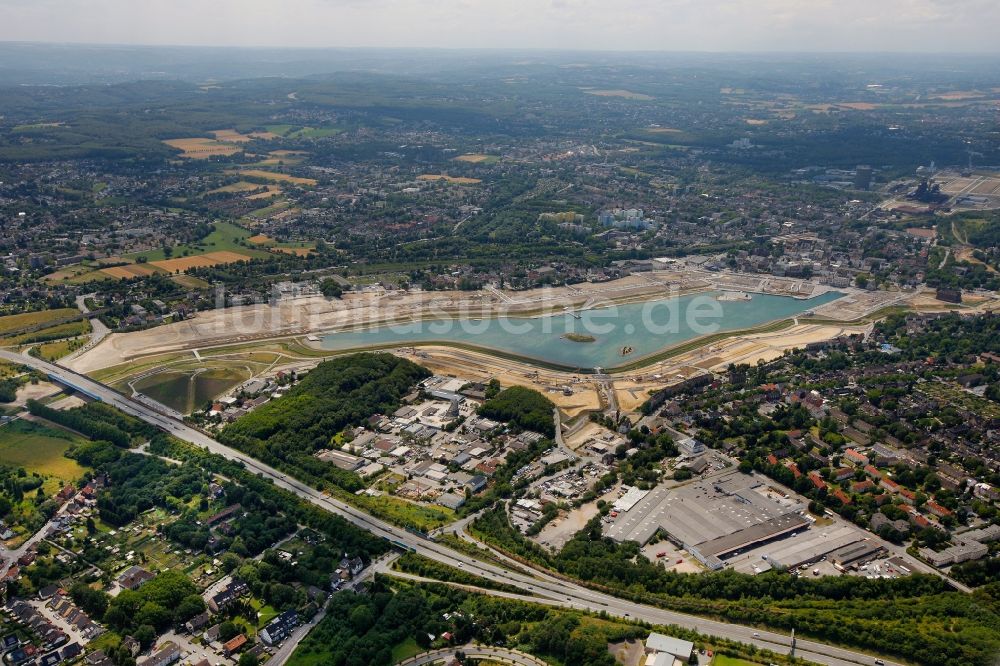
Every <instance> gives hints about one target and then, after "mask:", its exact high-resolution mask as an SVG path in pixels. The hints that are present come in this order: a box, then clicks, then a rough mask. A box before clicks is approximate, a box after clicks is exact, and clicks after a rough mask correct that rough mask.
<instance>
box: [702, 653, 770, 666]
mask: <svg viewBox="0 0 1000 666" xmlns="http://www.w3.org/2000/svg"><path fill="white" fill-rule="evenodd" d="M712 666H760V665H759V664H758V663H757V662H755V661H747V660H746V659H740V658H739V657H727V656H726V655H724V654H717V655H715V656H714V657H713V658H712Z"/></svg>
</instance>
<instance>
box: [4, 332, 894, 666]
mask: <svg viewBox="0 0 1000 666" xmlns="http://www.w3.org/2000/svg"><path fill="white" fill-rule="evenodd" d="M0 358H2V359H6V360H8V361H11V362H14V363H19V364H21V365H26V366H29V367H31V368H34V369H35V370H39V371H41V372H44V373H46V374H47V375H48V376H49V377H51V378H52V380H53V381H55V382H58V383H59V384H62V385H63V386H66V387H69V388H72V389H73V390H75V391H79V392H81V393H83V394H84V395H86V396H88V397H90V398H91V399H93V400H99V401H101V402H104V403H106V404H109V405H112V406H114V407H116V408H118V409H120V410H121V411H123V412H125V413H126V414H129V415H131V416H134V417H136V418H139V419H142V420H143V421H146V422H147V423H150V424H152V425H155V426H157V427H159V428H160V429H162V430H164V431H165V432H167V433H169V434H171V435H173V436H174V437H177V438H178V439H180V440H183V441H186V442H188V443H190V444H194V445H195V446H199V447H201V448H203V449H207V450H208V451H210V452H212V453H216V454H218V455H220V456H222V457H224V458H226V459H229V460H232V461H236V462H239V463H242V464H243V465H244V467H245V468H246V469H248V470H250V471H252V472H254V473H256V474H258V475H259V476H261V477H264V478H267V479H270V480H271V481H273V482H274V485H275V486H277V487H279V488H282V489H284V490H287V491H289V492H291V493H294V494H295V495H297V496H299V497H300V498H301V499H303V500H305V501H308V502H311V503H312V504H314V505H315V506H317V507H320V508H322V509H324V510H326V511H329V512H331V513H334V514H336V515H339V516H341V517H342V518H344V519H345V520H347V521H348V522H350V523H351V524H353V525H354V526H356V527H358V528H361V529H364V530H367V531H368V532H371V533H372V534H374V535H376V536H379V537H382V538H385V539H387V540H389V541H390V542H396V543H398V544H399V545H401V546H403V547H405V548H408V549H412V551H413V552H416V553H418V554H420V555H423V556H424V557H428V558H431V559H433V560H437V561H439V562H442V563H443V564H447V565H449V566H453V567H457V568H462V569H463V570H465V571H467V572H469V573H472V574H475V575H477V576H481V577H483V578H486V579H488V580H492V581H495V582H502V583H506V584H508V585H515V586H518V587H520V588H521V589H522V590H524V591H525V593H526V594H527V595H528V596H529V597H531V598H532V600H534V601H537V602H538V603H542V604H547V605H556V606H560V607H564V608H574V609H579V610H587V611H591V612H595V613H597V612H601V611H604V612H606V613H608V614H609V615H615V616H618V617H621V618H628V619H635V620H642V621H645V622H649V623H652V624H659V625H670V624H673V625H677V626H680V627H684V628H686V629H691V630H694V631H698V632H700V633H703V634H707V635H711V636H717V637H720V638H726V639H729V640H734V641H738V642H740V643H745V644H752V645H755V646H757V647H758V648H761V649H767V650H772V651H774V652H778V653H781V654H788V653H789V652H790V651H791V648H792V643H793V639H792V638H791V637H790V636H787V635H785V634H780V633H777V632H771V631H765V630H762V629H755V628H754V627H750V626H745V625H740V624H730V623H726V622H719V621H716V620H709V619H706V618H702V617H697V616H694V615H688V614H685V613H677V612H674V611H669V610H664V609H662V608H656V607H653V606H646V605H643V604H639V603H636V602H633V601H628V600H625V599H620V598H618V597H615V596H613V595H610V594H606V593H603V592H598V591H596V590H592V589H590V588H587V587H584V586H583V585H580V584H578V583H574V582H571V581H569V580H566V579H563V578H559V577H557V576H555V575H553V574H550V573H548V572H545V571H537V570H535V571H533V572H532V573H531V574H525V573H520V572H517V571H511V570H508V569H505V568H503V567H501V566H498V565H495V564H492V563H489V562H485V561H482V560H479V559H476V558H473V557H471V556H468V555H465V554H464V553H460V552H458V551H455V550H452V549H451V548H448V547H446V546H444V545H441V544H439V543H436V542H434V541H430V540H428V539H425V538H422V537H418V536H416V535H414V534H412V533H410V532H409V531H407V530H405V529H403V528H401V527H396V526H395V525H391V524H389V523H386V522H384V521H382V520H379V519H377V518H374V517H372V516H370V515H369V514H367V513H365V512H364V511H362V510H360V509H358V508H356V507H353V506H351V505H349V504H346V503H344V502H340V501H338V500H335V499H333V498H331V497H329V496H327V495H325V494H323V493H322V492H321V491H319V490H316V489H315V488H312V487H310V486H308V485H306V484H304V483H302V482H301V481H298V480H297V479H294V478H292V477H289V476H287V475H286V474H284V473H282V472H279V471H278V470H276V469H274V468H272V467H270V466H269V465H265V464H264V463H261V462H260V461H258V460H256V459H255V458H252V457H250V456H249V455H247V454H245V453H242V452H240V451H237V450H236V449H232V448H230V447H228V446H225V445H224V444H222V443H220V442H218V441H216V440H215V439H213V438H212V437H210V436H208V435H207V434H205V433H204V432H202V431H201V430H198V429H196V428H193V427H191V426H190V425H188V424H186V423H184V422H183V421H180V420H178V419H175V418H173V417H170V416H167V415H165V414H163V413H161V412H159V411H157V410H155V409H153V408H152V407H150V406H149V405H146V404H144V403H140V402H137V401H135V400H133V399H131V398H128V397H126V396H124V395H122V394H120V393H118V392H117V391H115V390H114V389H112V388H110V387H108V386H106V385H104V384H101V383H100V382H97V381H95V380H93V379H90V378H89V377H87V376H86V375H82V374H80V373H77V372H74V371H72V370H69V369H68V368H64V367H62V366H59V365H56V364H54V363H49V362H47V361H43V360H42V359H38V358H34V357H25V356H22V355H20V354H15V353H14V352H11V351H9V350H6V349H0ZM794 645H795V655H796V656H797V657H800V658H802V659H806V660H808V661H812V662H815V663H818V664H825V665H827V666H854V665H857V664H862V665H865V666H871V665H872V664H874V662H875V658H874V657H873V656H871V655H868V654H865V653H861V652H857V651H854V650H848V649H845V648H841V647H837V646H833V645H827V644H825V643H821V642H818V641H810V640H803V639H802V638H796V639H795V640H794ZM884 663H885V665H886V666H902V664H898V663H896V662H892V661H889V660H885V662H884Z"/></svg>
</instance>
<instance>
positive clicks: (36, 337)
mask: <svg viewBox="0 0 1000 666" xmlns="http://www.w3.org/2000/svg"><path fill="white" fill-rule="evenodd" d="M87 333H90V322H89V321H88V320H86V319H78V320H77V321H71V322H68V323H65V324H56V325H55V326H49V327H47V328H42V329H38V330H35V331H31V332H30V333H22V334H21V335H15V336H11V337H7V338H0V343H2V344H5V345H24V344H31V343H32V342H50V341H52V340H59V339H61V338H72V337H76V336H78V335H85V334H87Z"/></svg>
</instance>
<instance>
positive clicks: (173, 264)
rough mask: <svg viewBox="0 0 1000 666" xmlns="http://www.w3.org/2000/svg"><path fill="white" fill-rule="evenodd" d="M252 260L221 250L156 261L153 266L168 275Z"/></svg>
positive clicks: (239, 254)
mask: <svg viewBox="0 0 1000 666" xmlns="http://www.w3.org/2000/svg"><path fill="white" fill-rule="evenodd" d="M250 259H253V257H251V256H250V255H248V254H242V253H240V252H232V251H230V250H220V251H218V252H206V253H205V254H195V255H191V256H189V257H177V258H176V259H163V260H162V261H154V262H152V264H153V265H154V266H156V267H157V268H160V269H163V270H164V271H166V272H168V273H175V272H177V271H182V272H183V271H187V270H190V269H192V268H204V267H206V266H217V265H219V264H233V263H236V262H237V261H249V260H250Z"/></svg>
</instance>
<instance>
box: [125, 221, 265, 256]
mask: <svg viewBox="0 0 1000 666" xmlns="http://www.w3.org/2000/svg"><path fill="white" fill-rule="evenodd" d="M249 237H250V232H249V231H247V230H246V229H244V228H243V227H239V226H237V225H235V224H231V223H229V222H216V223H215V229H214V230H213V231H212V233H210V234H209V235H208V236H206V237H205V238H204V239H202V240H201V241H200V242H198V243H194V244H192V245H178V246H176V247H174V248H173V249H172V251H171V254H170V257H167V256H166V254H165V253H164V251H163V250H162V249H159V250H149V251H146V252H134V253H132V254H126V255H124V258H125V259H138V258H139V257H145V258H146V261H162V260H164V259H177V258H178V257H183V256H185V253H187V256H190V255H196V254H204V253H206V252H221V251H229V252H240V253H242V254H249V255H250V256H252V257H255V258H258V259H259V258H263V257H266V256H267V253H266V252H262V251H260V250H255V249H254V248H253V244H246V245H244V244H243V243H244V242H245V241H246V239H247V238H249Z"/></svg>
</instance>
